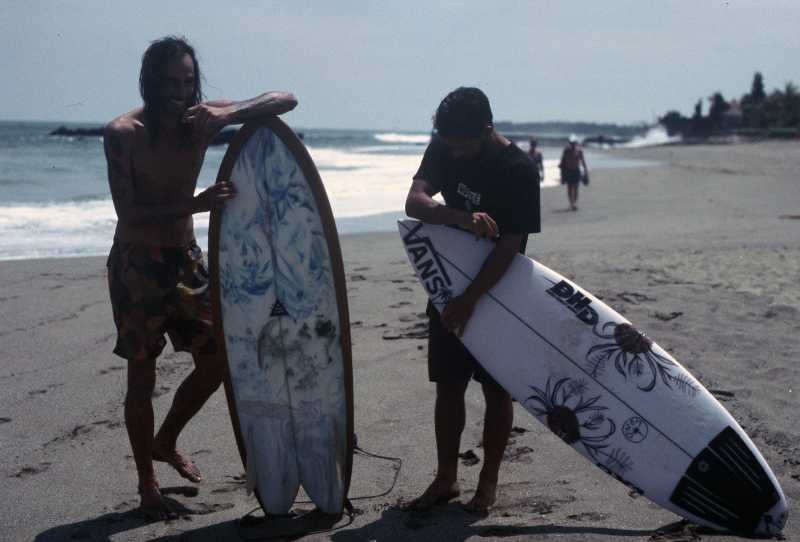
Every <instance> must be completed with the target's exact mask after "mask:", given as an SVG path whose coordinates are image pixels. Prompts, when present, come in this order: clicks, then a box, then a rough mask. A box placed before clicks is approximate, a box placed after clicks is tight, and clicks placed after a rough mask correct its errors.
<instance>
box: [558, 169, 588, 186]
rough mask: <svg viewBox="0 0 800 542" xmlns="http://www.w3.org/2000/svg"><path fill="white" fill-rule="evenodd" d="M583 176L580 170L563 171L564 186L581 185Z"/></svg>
mask: <svg viewBox="0 0 800 542" xmlns="http://www.w3.org/2000/svg"><path fill="white" fill-rule="evenodd" d="M581 179H583V175H582V174H581V170H580V169H562V170H561V181H562V184H565V183H566V184H580V182H581Z"/></svg>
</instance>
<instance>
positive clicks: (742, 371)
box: [0, 143, 800, 542]
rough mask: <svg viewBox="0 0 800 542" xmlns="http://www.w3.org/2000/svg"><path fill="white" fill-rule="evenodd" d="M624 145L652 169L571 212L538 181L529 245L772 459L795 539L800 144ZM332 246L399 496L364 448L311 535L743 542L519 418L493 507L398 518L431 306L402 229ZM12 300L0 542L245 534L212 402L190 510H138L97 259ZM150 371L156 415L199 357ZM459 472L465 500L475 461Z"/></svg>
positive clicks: (424, 449) (175, 492) (417, 435)
mask: <svg viewBox="0 0 800 542" xmlns="http://www.w3.org/2000/svg"><path fill="white" fill-rule="evenodd" d="M626 153H627V154H629V155H631V156H634V157H638V158H647V159H653V160H657V161H659V162H661V164H662V165H660V166H657V167H656V166H654V167H647V168H637V169H622V170H613V171H612V170H608V171H596V172H594V173H593V176H592V184H591V185H590V186H589V187H588V188H583V187H582V188H581V199H580V202H579V206H580V211H578V212H577V213H572V212H566V211H564V209H565V208H566V206H567V205H566V195H565V193H564V190H563V189H561V188H554V189H547V190H544V191H543V193H542V196H543V199H542V218H543V220H542V221H543V228H544V230H543V232H542V233H541V234H539V235H535V236H533V237H532V238H531V240H530V242H529V244H528V250H529V254H530V255H531V256H533V257H535V258H537V259H539V260H541V261H542V262H543V263H545V264H546V265H548V266H550V267H552V268H553V269H556V270H558V271H560V272H562V273H564V274H566V275H567V276H569V277H571V278H573V279H574V280H575V281H577V282H578V283H579V284H581V285H582V286H584V287H585V288H587V289H588V290H590V291H592V292H593V293H595V294H596V295H599V296H601V297H602V298H604V299H605V301H606V302H608V303H610V304H611V305H612V306H613V307H614V308H616V309H617V310H618V311H619V312H621V313H623V314H624V315H625V316H626V317H627V318H628V319H630V320H632V321H633V322H634V323H635V324H636V325H637V326H639V327H640V328H642V329H644V330H646V332H647V333H648V334H649V335H650V336H651V337H652V338H654V339H655V340H656V341H658V342H659V344H661V345H662V346H663V347H665V348H666V349H667V350H669V351H670V352H671V353H672V354H674V355H675V356H676V357H677V358H678V360H680V361H681V362H682V363H683V364H684V365H686V366H687V367H688V369H689V370H690V371H691V372H692V373H693V374H694V375H695V376H697V377H698V378H699V379H700V380H701V381H702V382H703V383H704V384H705V385H706V386H707V387H708V388H710V389H712V390H714V391H715V393H716V394H717V396H718V397H719V398H720V399H721V400H722V401H723V404H724V405H725V406H726V407H727V408H728V409H729V410H730V411H731V413H732V414H733V415H734V416H735V417H736V419H737V420H739V421H740V423H741V424H742V426H743V427H744V428H745V430H746V431H747V432H748V433H749V434H750V435H751V436H752V437H753V439H754V441H755V443H756V445H757V446H758V447H759V448H760V450H761V451H762V453H763V454H764V456H765V457H766V459H767V461H768V462H769V463H770V465H771V466H772V467H773V469H774V471H775V473H776V474H777V476H778V478H779V480H780V482H781V484H782V486H783V489H784V491H785V493H786V496H787V498H788V500H789V502H790V515H789V522H788V525H787V528H786V531H785V536H786V539H788V540H795V539H800V522H798V520H797V518H795V517H793V516H794V513H793V512H794V509H795V504H794V503H796V502H797V501H798V499H800V450H798V447H797V442H798V437H800V430H798V428H797V427H796V426H795V418H796V416H797V413H798V405H799V402H798V398H797V396H798V394H800V378H798V376H799V375H800V369H798V360H800V341H798V338H797V337H798V332H800V243H799V242H798V241H800V220H793V219H789V218H785V219H782V218H779V217H780V216H781V215H798V214H800V146H798V145H797V144H796V143H767V144H755V145H737V146H693V147H661V148H652V149H643V150H637V151H626ZM590 166H591V164H590ZM342 246H343V252H344V258H345V265H346V271H347V277H348V290H349V298H350V312H351V320H352V330H353V339H354V360H355V361H354V365H355V401H356V432H357V435H358V442H359V444H360V445H361V447H363V448H364V449H366V450H369V451H372V452H375V453H379V454H384V455H391V456H395V457H400V458H402V461H403V464H402V468H401V470H400V473H399V478H398V480H397V484H396V485H395V486H394V488H393V489H392V490H391V491H390V492H388V493H387V494H384V495H382V496H378V497H373V498H363V497H364V496H370V495H376V494H381V493H384V492H386V491H387V490H389V489H390V487H391V483H392V479H393V474H394V472H395V471H394V468H393V466H392V464H391V463H389V462H386V461H379V460H375V459H369V458H366V457H364V456H360V455H357V456H356V457H355V459H354V472H353V484H352V490H351V492H350V495H351V498H354V501H353V502H354V504H355V506H356V507H357V508H359V509H360V511H361V513H360V514H359V515H357V516H356V517H355V518H354V519H353V521H352V523H351V524H349V525H347V526H344V527H342V528H339V529H338V530H336V531H334V532H332V533H326V534H318V535H311V536H309V537H307V538H306V539H307V540H317V539H320V540H325V539H328V538H332V539H334V540H337V541H351V540H352V541H357V540H358V541H360V540H364V541H366V540H466V539H475V540H477V539H488V540H494V539H497V540H544V539H547V540H569V541H572V540H598V541H611V540H630V541H646V540H673V541H675V540H702V539H709V540H715V541H719V542H723V541H729V540H739V538H737V537H735V536H729V535H721V536H719V535H712V534H709V533H706V532H702V531H700V532H698V531H696V530H695V529H692V528H690V527H678V528H673V529H671V532H669V533H668V534H659V533H658V532H657V531H656V530H657V529H659V528H664V527H669V526H671V525H674V523H675V522H676V521H678V520H679V518H678V517H676V516H675V515H673V514H671V513H669V512H667V511H664V510H663V509H660V508H659V507H657V506H655V505H653V504H651V503H649V501H647V500H646V499H644V498H641V497H638V498H637V497H635V496H632V495H631V494H630V493H629V491H628V490H627V489H626V488H625V487H624V486H622V485H621V484H619V483H617V482H615V481H613V480H611V479H610V478H608V477H607V476H605V475H604V474H602V473H601V472H600V471H599V470H597V469H595V468H594V467H592V466H591V465H589V464H588V463H587V462H586V461H584V460H583V459H582V458H581V457H580V456H578V455H577V454H576V453H574V452H573V451H572V450H571V449H569V448H568V447H567V446H566V445H565V444H563V443H562V442H561V441H559V440H558V439H557V438H556V437H555V436H553V435H552V434H551V433H549V432H548V431H547V430H546V429H544V428H543V426H541V425H540V424H539V423H538V422H537V421H535V420H534V419H533V418H532V417H530V416H529V415H527V414H526V413H525V412H524V411H522V410H521V409H519V407H517V409H518V410H517V413H516V418H515V426H516V427H517V428H518V429H517V430H516V431H515V435H514V437H513V440H512V442H511V443H510V445H509V448H508V460H507V462H506V463H505V464H504V465H503V468H502V470H501V479H500V483H501V487H500V497H499V501H498V503H497V506H496V507H495V509H494V511H493V512H492V513H491V515H489V516H488V517H487V518H475V517H472V516H469V515H467V514H465V513H464V512H462V511H461V510H460V508H459V507H458V506H457V505H455V504H451V505H448V506H444V507H441V508H439V509H436V510H435V511H433V512H431V513H427V514H422V515H410V514H407V513H404V512H402V511H401V510H400V509H399V507H398V505H399V504H402V503H403V502H407V501H408V500H410V499H411V498H413V497H414V496H416V495H417V494H419V492H421V491H422V490H423V489H424V488H425V487H426V485H427V483H428V482H429V481H430V480H431V478H432V476H433V474H434V468H435V447H434V436H433V428H432V411H433V399H434V394H433V386H432V385H431V384H429V383H428V382H427V373H426V365H425V356H426V352H425V344H426V343H425V340H424V338H422V337H423V336H424V330H425V329H424V322H425V319H424V317H423V315H422V312H423V310H424V294H423V292H422V290H421V289H420V288H419V287H418V285H417V283H416V279H415V278H414V276H413V274H412V270H411V268H410V266H409V265H408V262H407V261H406V258H405V255H404V252H403V249H402V246H401V243H400V241H399V238H398V236H397V235H396V234H394V233H382V234H365V235H351V236H345V237H343V238H342ZM0 307H1V308H2V310H1V311H0V354H1V355H2V364H0V389H1V390H2V393H0V476H2V479H3V483H2V484H0V503H2V512H0V539H2V540H13V541H19V540H42V541H44V540H148V539H155V540H220V539H233V540H235V539H237V534H236V533H237V527H236V520H237V518H239V517H240V516H242V515H243V514H245V513H246V512H248V511H249V510H251V509H252V508H254V507H256V506H257V503H256V502H255V500H254V499H252V498H248V497H246V496H245V492H244V487H243V483H242V479H241V475H242V466H241V463H240V460H239V457H238V455H237V452H236V449H235V445H234V439H233V433H232V431H231V428H230V422H229V418H228V413H227V406H226V404H225V400H224V396H223V394H222V392H221V391H220V392H218V393H217V394H215V395H214V396H213V397H212V399H211V400H210V401H209V403H208V405H207V406H206V407H205V408H204V409H203V410H202V411H201V412H200V414H199V415H198V416H197V417H196V419H195V420H194V421H193V422H192V423H191V424H190V426H189V427H188V428H187V430H186V432H185V434H184V436H183V437H182V440H181V441H180V443H179V444H180V446H181V448H182V449H184V450H186V451H187V452H189V453H191V455H192V458H193V459H194V460H195V461H196V462H197V463H198V465H199V466H200V467H201V468H202V469H203V471H204V473H205V475H206V481H205V482H203V483H201V484H200V485H199V486H197V488H198V489H199V493H197V494H193V493H192V492H191V491H190V490H187V489H186V487H187V486H186V484H185V483H184V481H183V480H181V479H180V478H179V477H178V476H177V475H176V474H175V473H173V472H172V471H171V470H169V468H168V467H166V466H164V465H163V464H159V465H157V472H158V475H159V477H160V479H161V482H162V486H164V487H165V488H171V489H169V490H168V491H170V498H173V499H174V500H175V502H176V503H179V506H181V507H182V510H183V517H182V518H181V519H178V520H175V521H171V522H166V523H163V522H162V523H150V524H148V523H146V522H144V521H143V520H142V519H140V518H139V516H138V515H137V514H136V513H135V512H134V509H135V507H136V505H137V502H138V499H137V495H136V479H135V471H134V467H133V461H132V458H131V455H130V449H129V445H128V441H127V436H126V433H125V427H124V424H123V422H122V400H123V393H124V385H125V362H124V361H123V360H121V359H118V358H116V357H115V356H114V355H113V354H112V353H111V349H112V345H113V341H114V327H113V324H112V320H111V310H110V306H109V303H108V296H107V291H106V284H105V268H104V259H102V258H87V259H64V260H37V261H20V262H3V263H0ZM168 351H169V349H168ZM158 367H159V369H158V383H157V387H156V393H157V395H158V397H156V399H155V400H154V403H155V408H156V415H157V419H160V418H162V417H163V415H164V413H165V412H166V410H167V408H168V405H169V403H170V401H171V399H172V395H173V393H174V391H175V388H176V387H177V385H178V384H179V383H180V381H181V379H182V378H183V377H184V376H185V375H186V374H187V372H188V371H189V369H190V367H191V360H190V358H189V357H188V356H186V355H185V354H174V353H167V354H165V355H164V356H162V358H161V359H160V361H159V366H158ZM467 408H468V412H467V428H466V430H465V433H464V437H463V440H462V446H461V450H462V452H467V451H470V450H471V451H472V452H473V453H474V454H475V455H476V456H477V457H478V458H480V457H482V449H481V448H480V446H479V440H480V433H481V424H482V420H481V417H482V401H481V397H480V392H479V390H478V388H477V387H476V386H474V385H473V386H470V390H469V392H468V407H467ZM464 463H465V464H464V466H462V468H461V471H460V476H461V478H462V489H464V490H466V491H465V494H464V495H463V496H462V499H467V498H469V496H470V494H471V491H472V489H473V488H474V484H475V481H476V479H477V473H478V470H479V468H480V464H472V465H469V464H468V463H470V461H464ZM299 506H301V507H303V506H305V507H308V505H299ZM344 523H345V522H343V523H342V524H344Z"/></svg>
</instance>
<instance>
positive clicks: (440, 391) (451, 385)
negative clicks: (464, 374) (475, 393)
mask: <svg viewBox="0 0 800 542" xmlns="http://www.w3.org/2000/svg"><path fill="white" fill-rule="evenodd" d="M468 384H469V378H467V379H464V380H445V381H442V382H437V383H436V397H437V398H440V399H458V398H459V397H464V394H465V393H466V391H467V385H468Z"/></svg>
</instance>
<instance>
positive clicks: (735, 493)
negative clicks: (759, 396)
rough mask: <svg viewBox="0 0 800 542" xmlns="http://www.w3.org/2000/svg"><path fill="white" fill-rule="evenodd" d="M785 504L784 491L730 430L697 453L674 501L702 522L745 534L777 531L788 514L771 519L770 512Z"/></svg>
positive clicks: (747, 447)
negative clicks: (782, 493)
mask: <svg viewBox="0 0 800 542" xmlns="http://www.w3.org/2000/svg"><path fill="white" fill-rule="evenodd" d="M781 500H782V497H781V494H780V490H779V489H778V488H776V487H775V485H774V483H773V482H772V480H771V479H770V477H769V475H768V474H767V472H766V471H765V470H764V468H763V467H762V466H761V463H760V462H759V461H758V459H757V458H756V456H755V455H754V454H753V452H752V451H751V450H750V447H749V446H747V444H746V443H745V442H744V440H743V439H742V437H741V436H740V435H739V434H738V433H737V432H736V431H735V430H734V429H733V428H732V427H727V428H725V429H724V430H722V431H721V432H720V433H719V434H718V435H717V436H716V437H715V438H714V439H713V440H712V441H711V442H710V443H709V444H708V446H707V447H706V448H705V449H704V450H702V451H701V452H700V453H699V454H697V456H696V457H695V458H694V460H693V461H692V463H691V464H690V465H689V468H688V469H687V470H686V473H685V474H684V475H683V477H682V478H681V480H680V482H679V483H678V485H677V487H676V488H675V491H673V493H672V496H671V497H670V501H671V502H672V503H674V504H675V505H677V506H679V507H681V508H683V509H684V510H686V511H688V512H690V513H692V514H694V515H695V516H697V517H699V518H702V519H704V520H706V521H709V522H711V523H713V524H716V525H719V526H721V527H724V528H725V529H729V530H731V531H734V532H738V533H745V534H757V533H759V532H763V531H772V532H779V531H780V530H781V528H782V527H783V523H784V521H785V512H784V514H783V515H782V516H781V515H779V516H778V517H773V515H772V510H773V508H775V505H776V504H778V503H779V502H780V501H781ZM763 534H767V533H766V532H764V533H763Z"/></svg>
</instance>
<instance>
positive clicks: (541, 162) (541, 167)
mask: <svg viewBox="0 0 800 542" xmlns="http://www.w3.org/2000/svg"><path fill="white" fill-rule="evenodd" d="M538 158H539V160H538V164H537V165H538V166H539V179H540V180H541V181H543V182H544V155H542V153H539V157H538Z"/></svg>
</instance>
